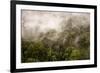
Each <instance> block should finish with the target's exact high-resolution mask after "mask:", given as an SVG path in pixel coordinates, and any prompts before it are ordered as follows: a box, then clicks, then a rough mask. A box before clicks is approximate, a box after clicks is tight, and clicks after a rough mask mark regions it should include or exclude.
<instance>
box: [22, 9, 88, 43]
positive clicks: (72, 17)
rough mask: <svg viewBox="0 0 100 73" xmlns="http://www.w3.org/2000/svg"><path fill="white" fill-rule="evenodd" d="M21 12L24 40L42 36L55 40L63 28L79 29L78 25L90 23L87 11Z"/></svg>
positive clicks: (83, 25) (82, 25)
mask: <svg viewBox="0 0 100 73" xmlns="http://www.w3.org/2000/svg"><path fill="white" fill-rule="evenodd" d="M21 13H22V14H21V22H22V24H21V26H22V27H21V29H22V39H23V40H25V41H30V40H31V41H37V40H42V39H43V38H44V37H47V38H48V39H50V40H54V41H56V40H58V39H59V38H60V36H61V35H62V33H63V32H65V31H64V30H69V29H72V28H75V29H78V30H80V26H81V27H88V26H89V24H90V14H89V13H75V12H53V11H32V10H22V12H21ZM49 32H51V33H52V34H48V33H49ZM66 37H67V35H66ZM63 38H64V37H63Z"/></svg>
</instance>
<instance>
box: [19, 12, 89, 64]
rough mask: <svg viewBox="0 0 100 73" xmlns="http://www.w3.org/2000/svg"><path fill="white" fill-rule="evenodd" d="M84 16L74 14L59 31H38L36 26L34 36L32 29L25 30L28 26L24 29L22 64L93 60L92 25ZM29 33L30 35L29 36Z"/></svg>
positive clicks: (62, 22) (64, 22)
mask: <svg viewBox="0 0 100 73" xmlns="http://www.w3.org/2000/svg"><path fill="white" fill-rule="evenodd" d="M23 12H24V11H23ZM81 15H82V14H81ZM81 15H79V16H77V15H76V16H72V15H71V16H70V17H68V19H67V20H62V21H61V23H60V24H59V25H61V26H60V28H61V31H60V29H59V32H58V30H56V29H48V30H45V31H46V32H45V33H44V32H40V31H39V30H40V27H35V28H36V29H35V34H34V32H32V31H33V28H32V30H31V29H30V30H25V26H23V28H22V29H23V30H22V31H23V32H24V36H22V38H21V62H22V63H30V62H46V61H71V60H87V59H90V23H89V22H87V18H86V17H85V15H84V16H81ZM88 15H89V14H88ZM66 17H67V16H66ZM63 18H64V17H63ZM24 19H25V18H24ZM64 19H65V18H64ZM23 25H25V23H24V24H23ZM26 28H27V27H26ZM26 31H28V32H26ZM29 32H31V33H30V35H29ZM25 34H26V35H25ZM25 36H28V37H25Z"/></svg>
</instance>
